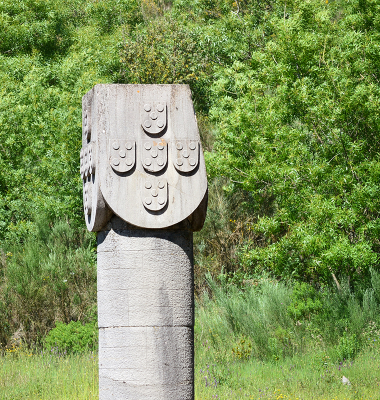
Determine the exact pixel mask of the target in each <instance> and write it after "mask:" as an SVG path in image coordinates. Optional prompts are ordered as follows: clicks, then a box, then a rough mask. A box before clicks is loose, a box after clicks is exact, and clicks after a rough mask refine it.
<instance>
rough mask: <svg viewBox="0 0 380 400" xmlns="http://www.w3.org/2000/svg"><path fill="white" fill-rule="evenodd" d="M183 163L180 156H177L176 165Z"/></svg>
mask: <svg viewBox="0 0 380 400" xmlns="http://www.w3.org/2000/svg"><path fill="white" fill-rule="evenodd" d="M182 164H183V161H182V160H181V159H180V158H177V165H179V166H181V165H182Z"/></svg>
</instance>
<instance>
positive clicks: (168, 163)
mask: <svg viewBox="0 0 380 400" xmlns="http://www.w3.org/2000/svg"><path fill="white" fill-rule="evenodd" d="M82 104H83V136H82V149H81V176H82V179H83V203H84V213H85V221H86V225H87V228H88V229H89V230H90V231H92V232H98V236H97V238H98V324H99V398H100V400H108V399H116V400H124V399H129V400H192V399H194V356H193V351H194V350H193V348H194V346H193V343H194V341H193V326H194V301H193V253H192V252H193V245H192V238H193V231H196V230H199V229H201V228H202V226H203V223H204V220H205V216H206V209H207V178H206V169H205V163H204V158H203V152H202V148H201V143H200V139H199V132H198V127H197V123H196V118H195V114H194V109H193V105H192V101H191V94H190V89H189V87H188V86H187V85H96V86H95V87H94V88H93V89H92V90H91V91H90V92H88V93H87V94H86V95H85V96H84V97H83V102H82Z"/></svg>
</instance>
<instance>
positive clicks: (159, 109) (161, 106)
mask: <svg viewBox="0 0 380 400" xmlns="http://www.w3.org/2000/svg"><path fill="white" fill-rule="evenodd" d="M156 108H157V111H158V112H162V111H164V106H163V104H157V107H156Z"/></svg>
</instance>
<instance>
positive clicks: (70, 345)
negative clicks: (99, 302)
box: [44, 321, 98, 354]
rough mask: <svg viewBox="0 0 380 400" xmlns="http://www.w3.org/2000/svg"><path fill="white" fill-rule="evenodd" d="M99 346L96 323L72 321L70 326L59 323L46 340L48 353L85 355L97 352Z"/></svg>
mask: <svg viewBox="0 0 380 400" xmlns="http://www.w3.org/2000/svg"><path fill="white" fill-rule="evenodd" d="M97 344H98V329H97V324H96V323H95V322H91V323H87V324H84V325H83V324H82V323H81V322H80V321H71V322H70V323H68V324H64V323H62V322H57V323H56V325H55V328H53V329H52V330H51V331H50V332H49V333H48V334H47V336H46V337H45V339H44V346H45V348H46V349H47V350H48V351H54V352H56V353H61V354H62V353H63V354H69V353H84V352H86V351H89V350H95V349H96V348H97Z"/></svg>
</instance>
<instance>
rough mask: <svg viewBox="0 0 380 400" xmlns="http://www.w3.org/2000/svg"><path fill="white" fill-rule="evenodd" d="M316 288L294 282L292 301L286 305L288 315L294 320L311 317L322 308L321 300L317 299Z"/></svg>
mask: <svg viewBox="0 0 380 400" xmlns="http://www.w3.org/2000/svg"><path fill="white" fill-rule="evenodd" d="M319 297H320V296H319V293H318V292H317V290H316V289H315V288H314V287H313V286H311V285H309V284H307V283H305V282H296V283H295V284H294V287H293V291H292V294H291V299H292V302H291V303H290V305H289V306H288V313H289V315H290V316H291V317H292V318H294V319H295V320H298V319H304V318H309V319H310V317H311V315H312V314H317V313H318V312H319V311H320V310H321V309H322V302H321V300H320V299H319Z"/></svg>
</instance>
